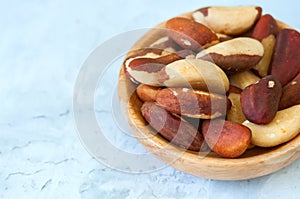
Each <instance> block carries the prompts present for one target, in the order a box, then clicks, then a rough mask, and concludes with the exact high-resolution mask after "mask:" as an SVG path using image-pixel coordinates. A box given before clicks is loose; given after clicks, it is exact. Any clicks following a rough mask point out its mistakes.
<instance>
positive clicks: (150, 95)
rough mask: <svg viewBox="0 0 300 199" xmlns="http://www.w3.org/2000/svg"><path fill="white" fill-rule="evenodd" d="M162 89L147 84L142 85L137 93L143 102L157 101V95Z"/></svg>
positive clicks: (137, 89)
mask: <svg viewBox="0 0 300 199" xmlns="http://www.w3.org/2000/svg"><path fill="white" fill-rule="evenodd" d="M160 89H161V88H160V87H156V86H149V85H146V84H140V85H139V86H138V87H137V88H136V93H137V95H138V96H139V98H140V99H141V100H142V101H144V102H145V101H155V99H156V94H157V93H158V91H159V90H160Z"/></svg>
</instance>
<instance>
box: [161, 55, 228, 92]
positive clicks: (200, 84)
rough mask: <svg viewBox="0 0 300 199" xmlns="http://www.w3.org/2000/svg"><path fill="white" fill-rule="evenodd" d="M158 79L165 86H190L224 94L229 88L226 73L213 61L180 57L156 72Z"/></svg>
mask: <svg viewBox="0 0 300 199" xmlns="http://www.w3.org/2000/svg"><path fill="white" fill-rule="evenodd" d="M158 81H159V82H160V83H161V84H163V85H165V86H167V87H192V88H195V89H199V90H204V91H208V90H209V91H210V92H212V93H221V94H224V93H225V92H226V91H227V90H228V89H229V80H228V78H227V76H226V74H225V73H224V72H223V71H222V69H221V68H219V67H218V66H217V65H215V64H214V63H211V62H209V61H204V60H199V59H198V60H197V59H182V60H179V61H175V62H173V63H171V64H168V65H167V66H166V67H165V68H164V69H162V70H161V71H160V72H159V74H158Z"/></svg>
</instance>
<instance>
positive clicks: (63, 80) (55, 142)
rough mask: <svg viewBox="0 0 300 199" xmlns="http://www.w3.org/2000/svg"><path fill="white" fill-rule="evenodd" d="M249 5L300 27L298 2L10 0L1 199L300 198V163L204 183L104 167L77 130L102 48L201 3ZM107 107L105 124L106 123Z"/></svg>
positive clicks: (1, 73)
mask: <svg viewBox="0 0 300 199" xmlns="http://www.w3.org/2000/svg"><path fill="white" fill-rule="evenodd" d="M240 4H244V5H248V4H258V5H261V6H262V7H263V8H264V10H265V12H269V13H272V14H273V15H274V16H275V17H276V18H278V19H280V20H282V21H285V22H287V23H288V24H290V25H291V26H294V27H296V28H297V29H298V30H299V29H300V22H299V20H298V19H299V17H296V16H299V11H300V10H299V6H298V2H297V1H296V0H295V1H292V0H286V1H278V2H276V3H275V2H271V1H262V0H261V1H258V0H257V1H243V2H240V1H237V0H234V1H225V0H222V1H209V2H207V1H199V0H190V1H179V0H164V1H147V0H130V1H128V0H107V1H103V0H101V1H87V2H83V1H79V0H78V1H77V0H75V1H70V0H65V1H59V0H51V1H50V0H49V1H34V0H32V1H16V0H12V1H2V2H1V3H0V99H1V104H0V198H272V199H275V198H299V195H300V185H299V184H300V168H299V166H300V160H298V161H296V162H294V163H293V164H292V165H290V166H288V167H286V168H284V169H282V170H280V171H279V172H276V173H274V174H272V175H269V176H265V177H261V178H257V179H252V180H246V181H233V182H225V181H214V180H208V179H202V178H198V177H193V176H190V175H187V174H184V173H182V172H179V171H176V170H174V169H172V168H170V167H166V168H164V169H161V170H158V171H155V172H152V173H149V174H128V173H122V172H118V171H115V170H112V169H110V168H108V167H106V166H104V165H102V164H101V163H99V162H98V161H96V160H95V159H94V158H93V157H92V156H90V155H89V154H88V152H86V150H85V149H84V147H83V146H82V145H81V143H80V141H79V138H78V135H77V132H76V127H75V123H74V119H73V112H72V97H73V88H74V84H75V80H76V76H77V74H78V72H79V70H80V66H81V64H82V63H83V62H84V60H85V59H86V58H87V57H88V55H89V53H90V52H91V51H92V50H93V49H94V48H95V47H97V46H98V45H100V44H101V43H102V42H104V41H105V40H107V39H109V38H111V37H112V36H113V35H117V34H119V33H122V32H125V31H129V30H133V29H137V28H148V27H152V26H154V25H156V24H157V23H159V22H161V21H163V20H166V19H168V18H170V17H172V16H175V15H178V14H180V13H185V12H188V11H192V10H195V9H197V8H199V7H203V6H208V5H240ZM112 74H113V73H112ZM106 84H107V85H110V86H111V87H113V86H114V83H113V82H106ZM99 108H100V110H98V109H97V110H98V111H99V115H98V118H106V117H105V116H103V117H101V114H104V115H105V110H101V107H99ZM107 124H112V121H108V122H107ZM112 125H113V124H112ZM109 139H112V140H115V142H116V143H117V144H118V146H119V147H123V148H124V150H127V149H126V148H129V149H128V150H134V149H137V150H138V151H142V150H143V149H142V148H141V147H140V146H139V144H138V143H137V142H136V141H135V140H134V139H127V137H126V136H125V135H123V134H117V133H116V134H115V135H114V136H112V135H111V136H110V138H109ZM129 146H130V147H129ZM132 148H133V149H132Z"/></svg>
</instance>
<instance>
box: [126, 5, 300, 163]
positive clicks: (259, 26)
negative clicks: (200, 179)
mask: <svg viewBox="0 0 300 199" xmlns="http://www.w3.org/2000/svg"><path fill="white" fill-rule="evenodd" d="M280 23H281V22H279V21H277V20H275V19H274V18H273V16H272V15H270V14H262V8H261V7H259V6H238V7H218V6H215V7H205V8H201V9H198V10H195V11H194V12H192V14H191V16H190V17H188V16H185V15H183V16H179V17H174V18H172V19H169V20H168V21H166V23H165V28H166V31H167V34H166V36H163V37H161V38H158V39H157V41H155V42H153V43H152V44H151V45H149V46H148V47H146V48H143V49H138V50H136V51H135V52H134V53H131V54H130V56H127V57H126V58H125V60H124V62H123V69H124V71H125V74H126V76H127V77H128V78H130V80H131V81H132V82H133V83H134V84H137V89H136V93H137V95H138V97H139V98H140V99H141V101H142V102H143V105H142V107H141V114H142V116H143V117H144V119H145V120H146V121H147V122H148V123H149V124H150V126H151V127H152V128H153V129H154V130H155V131H156V132H158V133H159V134H160V135H161V136H162V137H164V138H165V139H167V140H168V141H170V142H171V143H172V144H174V145H176V146H179V147H181V148H184V149H187V150H191V151H201V146H203V144H205V145H206V146H208V147H209V148H210V149H211V150H212V151H214V152H215V153H217V154H218V155H220V156H222V157H226V158H236V157H239V156H241V155H242V154H243V153H244V152H245V151H246V150H247V149H250V148H251V147H250V146H258V147H273V146H278V145H280V144H282V143H285V142H288V141H290V140H291V139H293V138H294V137H296V136H297V135H298V133H299V132H300V34H299V32H298V31H297V30H294V29H292V28H280V27H281V26H279V24H280ZM195 121H197V122H196V123H197V125H195Z"/></svg>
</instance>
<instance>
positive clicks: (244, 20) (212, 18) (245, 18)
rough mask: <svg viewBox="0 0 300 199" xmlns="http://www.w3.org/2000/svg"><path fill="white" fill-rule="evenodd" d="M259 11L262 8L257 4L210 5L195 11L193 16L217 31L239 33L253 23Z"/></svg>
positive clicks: (229, 33)
mask: <svg viewBox="0 0 300 199" xmlns="http://www.w3.org/2000/svg"><path fill="white" fill-rule="evenodd" d="M261 12H262V9H261V8H260V7H258V6H237V7H221V6H212V7H205V8H201V9H199V10H197V11H195V12H194V13H193V18H194V20H195V21H197V22H199V23H203V24H205V25H206V26H208V27H210V28H211V29H212V30H214V31H215V32H217V33H224V34H228V35H240V34H242V33H244V32H247V31H248V30H249V29H250V28H251V27H252V26H253V25H254V24H255V22H256V21H257V20H258V19H259V18H260V16H261Z"/></svg>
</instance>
